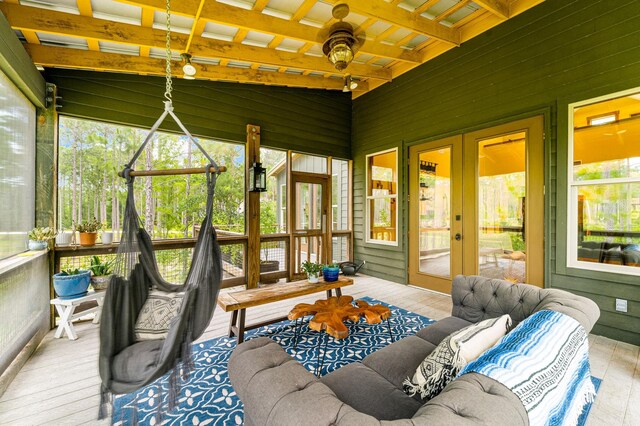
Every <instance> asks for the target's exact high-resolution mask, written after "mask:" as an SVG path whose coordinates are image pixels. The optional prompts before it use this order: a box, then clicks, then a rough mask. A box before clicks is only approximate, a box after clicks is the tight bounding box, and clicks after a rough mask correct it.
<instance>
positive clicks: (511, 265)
mask: <svg viewBox="0 0 640 426" xmlns="http://www.w3.org/2000/svg"><path fill="white" fill-rule="evenodd" d="M526 143H527V133H526V132H524V131H522V132H516V133H511V134H507V135H503V136H499V137H493V138H490V139H483V140H480V141H478V275H481V276H483V277H488V278H499V279H504V280H509V281H512V282H514V283H523V282H526V277H527V275H526V263H527V251H526V237H527V236H526V235H525V202H526V197H525V194H526V183H527V176H526V152H527V150H526Z"/></svg>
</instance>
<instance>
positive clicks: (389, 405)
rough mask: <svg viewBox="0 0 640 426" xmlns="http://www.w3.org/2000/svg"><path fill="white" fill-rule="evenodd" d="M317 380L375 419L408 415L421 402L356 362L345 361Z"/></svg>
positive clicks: (345, 401) (392, 418)
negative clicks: (342, 365)
mask: <svg viewBox="0 0 640 426" xmlns="http://www.w3.org/2000/svg"><path fill="white" fill-rule="evenodd" d="M403 340H407V339H403ZM394 345H395V344H394ZM320 381H321V382H322V383H323V384H325V385H327V386H328V387H329V388H330V389H331V390H332V391H333V392H334V393H335V394H336V396H337V397H338V399H340V400H341V401H343V402H344V403H346V404H349V405H350V406H351V407H353V408H355V409H356V410H357V411H359V412H361V413H365V414H368V415H370V416H373V417H375V418H376V419H378V420H396V419H408V418H411V417H413V415H414V414H415V413H416V411H418V409H419V408H420V407H421V406H422V403H421V402H419V401H417V400H415V399H413V398H411V397H410V396H408V395H407V394H405V393H404V392H403V391H401V390H400V389H398V388H397V387H396V386H395V385H393V384H392V383H390V382H389V381H388V380H386V379H385V378H384V377H382V376H381V375H380V374H378V373H377V372H375V371H374V370H372V369H371V368H369V367H367V366H365V365H364V364H361V363H359V362H354V363H352V364H348V365H345V366H344V367H341V368H339V369H337V370H335V371H333V372H332V373H329V374H327V375H326V376H324V377H322V379H320Z"/></svg>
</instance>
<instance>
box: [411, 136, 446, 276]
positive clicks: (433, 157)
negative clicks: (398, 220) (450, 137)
mask: <svg viewBox="0 0 640 426" xmlns="http://www.w3.org/2000/svg"><path fill="white" fill-rule="evenodd" d="M418 196H419V199H418V206H419V210H420V212H419V227H420V229H419V250H420V252H419V256H420V263H419V271H420V272H423V273H427V274H430V275H435V276H439V277H443V278H450V277H451V148H441V149H436V150H432V151H426V152H422V153H420V157H419V165H418Z"/></svg>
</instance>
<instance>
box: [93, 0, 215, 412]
mask: <svg viewBox="0 0 640 426" xmlns="http://www.w3.org/2000/svg"><path fill="white" fill-rule="evenodd" d="M170 31H171V9H170V0H167V52H166V53H167V57H166V85H165V93H164V97H165V98H166V99H167V100H166V101H164V111H163V113H162V114H161V115H160V117H159V118H158V120H156V122H155V123H154V125H153V126H152V127H151V129H150V131H149V134H148V135H147V137H146V138H145V140H144V142H143V143H142V145H141V146H140V148H139V149H138V150H137V151H136V153H135V154H134V155H133V157H132V159H131V161H129V162H128V163H127V164H126V165H125V167H124V170H123V171H122V172H121V173H120V175H121V176H122V177H123V178H125V180H126V183H127V191H128V192H127V200H126V205H125V213H124V219H123V222H122V223H123V227H122V238H121V241H120V243H119V246H118V251H117V255H116V263H115V268H114V273H113V275H112V277H111V280H110V282H109V286H108V287H107V293H106V295H105V298H104V303H103V310H102V318H101V322H100V355H99V369H100V376H101V379H102V386H101V402H100V411H99V414H98V417H99V418H100V419H102V418H105V417H106V415H107V412H108V405H109V402H110V401H112V395H113V394H122V393H130V392H134V391H136V390H138V389H140V388H141V387H143V386H146V385H149V384H150V383H152V382H153V381H154V380H156V379H158V378H159V377H161V376H163V375H165V374H167V373H169V377H168V394H167V398H164V397H163V395H162V392H163V391H162V386H161V385H160V384H159V385H158V397H157V401H158V416H161V415H162V408H163V407H164V406H165V404H166V406H168V408H169V409H171V408H172V407H173V406H174V405H175V402H176V400H177V396H178V394H179V392H180V386H181V383H182V381H184V380H186V378H187V377H188V375H189V372H190V371H191V369H192V367H193V361H192V359H191V344H192V342H193V341H194V340H195V339H197V338H198V337H200V336H201V335H202V333H203V332H204V330H205V329H206V327H207V326H208V325H209V322H210V321H211V317H212V316H213V311H214V309H215V305H216V299H217V297H218V291H219V290H220V283H221V281H222V256H221V252H220V246H219V245H218V241H217V236H216V232H215V229H214V227H213V224H212V216H213V197H214V193H215V186H216V181H217V177H218V175H219V174H220V172H222V171H224V169H225V168H224V167H219V166H218V164H217V163H216V162H215V161H214V160H213V159H212V158H211V157H210V156H209V154H208V153H207V152H206V151H205V149H204V148H203V147H202V146H201V145H200V143H198V141H197V140H195V138H194V137H193V136H192V135H191V133H190V132H189V131H188V130H187V129H186V128H185V126H184V125H183V124H182V122H181V121H180V120H179V118H178V117H177V116H176V115H175V113H174V112H173V105H172V101H171V98H172V90H173V86H172V83H171V47H170V41H171V34H170ZM168 115H169V116H171V117H172V118H173V119H174V120H175V122H176V123H177V124H178V126H179V127H180V129H181V130H182V131H183V132H184V134H185V135H186V136H187V137H188V139H189V143H193V144H195V145H196V147H198V149H199V150H200V151H201V152H202V153H203V155H204V156H205V158H206V159H207V161H208V165H207V166H206V167H205V168H204V169H182V170H173V171H172V170H155V171H154V170H151V171H146V172H147V175H160V174H171V173H173V174H185V170H187V171H191V170H193V173H202V172H204V173H206V185H207V199H206V211H205V217H204V220H203V222H202V225H201V228H200V234H199V235H198V239H197V241H196V244H195V246H194V248H193V254H192V260H191V266H190V268H189V271H188V273H187V277H186V280H185V281H184V283H183V284H173V283H170V282H168V281H166V280H165V279H164V278H163V277H162V276H161V274H160V272H159V270H158V264H157V261H156V257H155V253H154V249H153V243H152V240H151V237H150V236H149V234H148V233H147V231H146V230H145V229H144V227H143V226H142V221H141V220H140V217H139V215H138V212H137V211H136V206H135V199H134V179H135V175H136V174H138V175H143V174H144V171H141V172H135V171H134V170H133V166H134V164H135V162H136V160H137V159H138V157H139V156H140V154H141V153H142V151H143V150H144V149H145V147H146V146H147V144H148V143H149V141H151V140H152V138H153V135H154V133H155V132H156V131H157V130H158V128H159V127H160V124H161V123H162V122H163V120H164V119H165V118H166V117H167V116H168ZM152 291H154V292H156V293H155V294H162V295H171V297H172V298H174V300H175V298H177V300H181V302H178V303H179V306H178V311H177V313H175V312H171V311H170V315H172V316H170V317H166V318H164V321H165V323H164V324H168V329H164V335H163V337H162V338H155V339H150V340H144V339H142V338H141V337H139V335H137V328H136V327H137V320H138V316H139V315H140V313H141V311H142V310H143V308H144V309H150V310H151V312H152V314H153V316H154V317H155V316H156V314H160V313H161V312H165V311H167V309H166V307H162V308H161V310H158V311H154V309H160V308H157V305H154V304H153V303H154V302H153V301H152V303H151V304H148V303H147V302H149V295H150V292H152ZM162 297H168V296H162ZM147 306H148V307H147ZM153 337H155V336H153ZM136 419H137V414H136V408H135V407H134V414H133V419H132V420H133V423H136ZM160 421H161V419H160V418H158V421H157V423H158V424H160Z"/></svg>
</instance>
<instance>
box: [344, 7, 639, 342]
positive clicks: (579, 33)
mask: <svg viewBox="0 0 640 426" xmlns="http://www.w3.org/2000/svg"><path fill="white" fill-rule="evenodd" d="M639 18H640V2H638V1H635V0H619V1H616V2H611V1H606V0H599V1H598V0H580V1H567V0H546V1H545V2H544V3H542V4H540V5H539V6H536V7H534V8H533V9H531V10H529V11H528V12H525V13H523V14H522V15H519V16H517V17H515V18H513V19H511V20H509V21H507V22H505V23H503V24H502V25H500V26H498V27H496V28H494V29H492V30H489V31H487V32H486V33H484V34H482V35H480V36H479V37H477V38H475V39H473V40H470V41H468V42H466V43H464V44H463V45H462V46H461V47H459V48H457V49H455V50H453V51H450V52H448V53H446V54H444V55H442V56H440V57H438V58H436V59H435V60H433V61H430V62H429V63H427V64H425V65H422V66H420V67H418V68H416V69H414V70H412V71H410V72H408V73H406V74H404V75H403V76H401V77H399V78H397V79H395V80H394V81H393V82H392V83H390V84H386V85H384V86H382V87H380V88H378V89H376V90H374V91H373V92H371V93H368V94H366V95H364V96H362V97H360V98H358V99H356V100H355V101H354V103H353V128H352V151H353V158H354V184H355V190H354V196H355V200H354V235H355V257H356V258H357V259H366V260H367V264H366V265H365V267H366V272H367V273H370V274H373V275H376V276H380V277H383V278H387V279H391V280H394V281H397V282H403V283H404V282H406V281H407V261H406V259H407V256H408V253H407V249H406V246H407V244H406V235H407V231H408V229H407V217H408V215H407V212H406V208H407V205H406V201H405V200H406V197H405V195H406V193H407V185H406V173H405V172H406V170H407V161H406V157H407V146H409V145H411V144H412V143H417V142H421V141H426V140H429V139H437V138H440V137H443V136H446V135H450V134H459V133H464V132H467V131H470V130H475V129H479V128H483V127H490V126H492V125H495V124H499V123H504V122H508V121H512V120H515V119H518V118H522V117H526V116H533V115H539V114H541V113H543V114H544V115H545V128H546V129H547V130H546V138H545V157H546V164H545V175H546V187H547V191H546V196H545V265H546V266H545V281H546V285H547V286H548V287H557V288H563V289H568V290H570V291H574V292H576V293H579V294H583V295H585V296H588V297H591V298H593V300H595V301H596V302H597V303H598V305H599V306H600V309H601V310H602V315H601V318H600V321H599V322H598V324H597V326H596V328H595V329H594V331H595V332H596V333H601V334H604V335H607V336H610V337H613V338H616V339H620V340H624V341H627V342H631V343H634V344H640V331H639V330H640V278H639V277H637V276H636V277H632V276H623V275H616V274H603V273H594V272H588V271H574V270H567V269H566V267H565V265H566V258H565V256H566V255H565V249H566V241H565V239H566V236H565V229H566V199H565V198H566V185H567V182H566V171H567V167H566V159H567V157H566V151H567V148H566V147H567V138H568V130H567V114H568V104H569V103H571V102H575V101H579V100H583V99H589V98H592V97H595V96H600V95H604V94H608V93H612V92H616V91H619V90H624V89H628V88H632V87H637V86H640V60H639V59H638V58H640V26H639V25H638V19H639ZM391 147H399V148H400V150H399V152H400V153H403V155H402V157H403V161H402V163H401V164H402V167H401V169H400V181H401V188H400V194H401V197H400V198H401V199H400V200H399V201H400V203H399V208H400V212H399V213H400V229H399V235H402V236H403V237H401V238H402V240H401V241H400V244H399V247H397V248H395V247H394V248H388V247H384V246H376V245H373V244H367V243H365V242H364V211H365V210H364V195H365V194H364V191H365V188H366V185H365V155H366V154H369V153H372V152H375V151H379V150H382V149H388V148H391ZM616 297H619V298H625V299H628V300H629V312H628V313H627V314H621V313H616V312H615V310H614V309H613V306H614V301H615V300H614V299H615V298H616Z"/></svg>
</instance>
